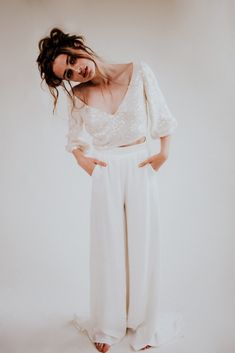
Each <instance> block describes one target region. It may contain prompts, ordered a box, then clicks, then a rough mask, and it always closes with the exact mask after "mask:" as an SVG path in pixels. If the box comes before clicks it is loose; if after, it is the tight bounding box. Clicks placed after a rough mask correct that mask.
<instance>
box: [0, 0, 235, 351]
mask: <svg viewBox="0 0 235 353" xmlns="http://www.w3.org/2000/svg"><path fill="white" fill-rule="evenodd" d="M234 6H235V4H234V1H232V0H230V1H229V0H227V1H222V0H221V1H219V0H215V1H212V0H204V1H203V0H191V1H186V0H184V1H183V0H162V1H160V0H158V1H157V0H156V1H153V0H152V1H151V0H145V1H139V0H137V1H134V0H132V1H128V2H126V1H124V0H119V1H108V0H102V1H95V0H86V1H75V0H67V1H58V0H57V1H56V0H49V1H46V0H40V1H36V0H24V1H23V0H21V1H9V2H6V1H5V3H1V5H0V7H1V8H0V26H1V28H0V29H1V31H0V33H1V34H0V35H1V55H0V60H1V73H0V75H1V88H2V89H1V118H0V123H1V126H0V134H1V135H0V141H1V149H0V154H1V179H0V188H1V189H0V191H1V210H0V211H1V213H0V214H1V238H0V240H1V244H0V245H1V254H0V285H1V288H0V325H1V332H2V338H1V340H0V349H1V352H10V353H16V352H22V353H23V352H24V353H26V352H27V350H28V351H30V352H32V349H33V352H34V353H35V352H40V353H41V352H54V350H55V346H56V345H58V346H57V348H56V351H57V352H68V351H71V352H73V349H74V351H77V347H78V346H79V345H80V346H79V347H80V348H81V350H83V349H84V347H83V345H82V343H78V341H76V339H75V337H77V336H76V334H75V336H72V337H71V338H70V339H69V340H67V338H66V337H69V336H66V334H67V335H69V334H71V333H70V330H71V329H68V332H67V333H65V331H63V334H62V329H65V328H66V321H67V320H69V319H70V318H71V317H72V315H73V313H74V312H77V313H81V312H85V311H86V310H87V309H88V298H87V294H88V274H87V268H88V237H89V224H88V216H89V197H90V186H91V181H90V179H89V176H88V175H87V174H86V173H85V171H83V170H82V169H81V168H79V167H78V165H77V164H76V161H75V159H74V157H73V155H71V154H68V153H67V152H66V151H65V148H64V146H65V143H66V141H65V134H66V132H67V125H66V116H65V114H66V107H65V100H64V97H62V94H63V93H62V91H61V100H60V103H59V107H58V111H57V114H56V115H55V116H53V115H52V99H51V97H50V95H49V93H48V91H47V90H46V89H44V90H42V89H41V88H40V77H39V73H38V69H37V65H36V62H35V61H36V57H37V55H38V48H37V45H38V41H39V39H40V38H41V37H43V36H45V35H48V33H49V30H50V29H51V28H52V27H54V26H59V27H61V28H62V29H64V30H65V32H71V33H77V34H83V35H85V37H86V39H87V42H88V45H90V46H91V47H92V48H93V49H94V50H95V51H97V52H98V53H99V54H101V55H103V56H104V57H105V58H106V59H107V60H110V61H115V62H128V61H130V60H132V59H137V60H138V59H143V60H145V61H147V62H148V63H149V64H150V65H151V66H152V67H153V69H154V70H155V72H156V73H157V74H158V77H159V81H160V83H161V88H162V90H163V92H164V93H165V96H166V98H167V101H168V104H169V107H170V108H171V110H172V112H173V113H174V115H175V117H176V118H177V120H178V123H179V125H178V129H177V131H176V132H175V135H174V137H173V138H172V142H171V147H170V156H169V159H168V161H167V163H166V164H164V166H162V168H161V169H160V170H159V182H160V185H161V193H160V197H161V216H162V218H161V220H162V238H161V246H162V250H161V251H162V252H161V254H162V278H163V281H162V283H163V284H162V306H163V308H165V309H166V311H169V310H179V311H182V312H183V314H184V317H185V321H186V326H185V339H184V340H183V341H182V342H180V343H178V344H176V345H171V346H168V347H165V348H162V350H159V352H162V351H164V352H168V351H169V352H181V353H186V352H187V353H188V352H189V351H190V352H203V353H215V352H222V351H223V352H224V353H232V352H233V351H234V349H235V342H234V334H233V331H232V328H233V326H234V325H233V324H234V322H233V321H232V318H233V315H234V310H232V308H234V295H235V288H234V287H235V286H234V256H233V251H234V238H235V237H234V230H235V229H234V214H233V213H234V212H233V211H234V198H235V188H234V176H235V175H234V174H235V173H234V163H233V162H234V158H233V153H234V151H235V150H234V147H235V143H234V127H235V126H234V112H235V100H234V88H235V87H234V86H235V79H234V71H235V70H234V45H232V44H233V43H234V42H233V40H234V28H235V26H234V23H235V22H234V14H235V10H234V8H235V7H234ZM44 87H45V86H44ZM155 144H156V145H155ZM153 148H155V149H157V148H158V146H157V142H156V141H154V142H153ZM33 323H34V324H35V325H36V326H35V327H37V329H36V331H35V332H34V333H32V332H31V331H30V330H31V329H32V327H33ZM49 323H53V324H52V329H51V330H52V331H49V329H46V328H45V327H48V325H49ZM39 325H40V327H41V330H39V329H38V327H39ZM53 325H54V326H53ZM55 327H57V329H58V330H57V329H55ZM29 332H31V334H30V335H29ZM29 338H30V339H29ZM79 342H80V341H79ZM87 347H89V349H92V348H91V347H90V346H89V345H88V346H87ZM164 349H165V350H164ZM127 351H128V350H127Z"/></svg>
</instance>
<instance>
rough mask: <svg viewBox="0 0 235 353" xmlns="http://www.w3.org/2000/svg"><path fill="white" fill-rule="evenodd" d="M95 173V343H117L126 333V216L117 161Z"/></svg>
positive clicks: (92, 269) (92, 233)
mask: <svg viewBox="0 0 235 353" xmlns="http://www.w3.org/2000/svg"><path fill="white" fill-rule="evenodd" d="M97 157H98V158H99V159H101V160H104V161H106V162H107V163H108V166H107V167H103V166H99V165H97V166H96V167H95V170H94V172H93V173H94V174H92V192H91V207H90V309H91V316H90V317H91V325H92V330H91V331H90V336H91V338H92V340H93V341H99V342H106V343H110V344H112V343H115V342H117V341H118V340H120V339H121V338H122V337H123V336H124V335H125V333H126V269H125V256H126V255H125V248H126V244H125V214H124V202H123V175H122V171H121V170H120V167H119V163H118V160H117V159H115V160H112V158H110V157H108V156H107V157H106V156H105V155H102V154H99V155H97Z"/></svg>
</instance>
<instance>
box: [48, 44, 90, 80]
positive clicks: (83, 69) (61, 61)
mask: <svg viewBox="0 0 235 353" xmlns="http://www.w3.org/2000/svg"><path fill="white" fill-rule="evenodd" d="M76 52H77V53H78V54H79V52H80V53H81V54H84V52H82V51H81V50H80V51H79V50H76ZM52 69H53V72H54V74H55V75H56V76H57V77H58V78H60V79H62V80H69V81H75V82H80V83H81V82H87V81H90V80H91V79H92V78H93V77H94V76H95V72H96V67H95V64H94V63H93V61H92V60H90V59H86V58H76V57H74V56H73V54H72V53H71V54H60V55H58V56H57V57H56V58H55V60H54V62H53V64H52Z"/></svg>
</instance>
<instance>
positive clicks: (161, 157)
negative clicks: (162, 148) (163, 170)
mask: <svg viewBox="0 0 235 353" xmlns="http://www.w3.org/2000/svg"><path fill="white" fill-rule="evenodd" d="M167 158H168V155H167V154H166V153H163V152H159V153H157V154H154V155H153V156H151V157H149V158H148V159H145V160H144V161H143V162H141V163H140V164H139V167H143V166H145V165H146V164H147V163H150V164H151V166H152V168H153V169H154V170H155V171H157V170H158V169H159V168H160V166H161V165H162V164H163V163H164V162H165V161H166V160H167Z"/></svg>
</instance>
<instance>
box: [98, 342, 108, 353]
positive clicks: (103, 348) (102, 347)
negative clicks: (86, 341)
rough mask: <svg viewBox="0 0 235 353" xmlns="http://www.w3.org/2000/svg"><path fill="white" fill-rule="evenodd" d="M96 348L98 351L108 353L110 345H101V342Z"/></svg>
mask: <svg viewBox="0 0 235 353" xmlns="http://www.w3.org/2000/svg"><path fill="white" fill-rule="evenodd" d="M95 346H96V348H97V349H98V351H100V352H102V353H106V352H108V350H109V348H110V345H109V344H107V343H99V342H95Z"/></svg>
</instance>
